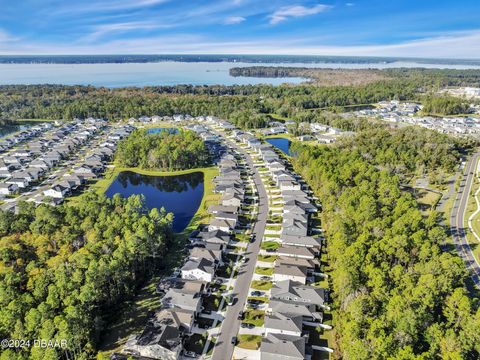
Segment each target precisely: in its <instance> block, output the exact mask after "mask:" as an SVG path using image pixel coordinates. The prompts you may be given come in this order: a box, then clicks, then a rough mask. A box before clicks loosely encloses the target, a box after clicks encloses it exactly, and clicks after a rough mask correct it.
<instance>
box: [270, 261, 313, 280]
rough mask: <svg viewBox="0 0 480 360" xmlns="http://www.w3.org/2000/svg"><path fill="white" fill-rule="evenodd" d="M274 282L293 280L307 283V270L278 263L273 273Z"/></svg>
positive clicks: (302, 267)
mask: <svg viewBox="0 0 480 360" xmlns="http://www.w3.org/2000/svg"><path fill="white" fill-rule="evenodd" d="M272 278H273V282H274V283H276V282H281V281H285V280H292V281H296V282H299V283H302V284H306V282H307V268H306V267H305V266H296V265H289V264H282V263H278V264H276V265H275V268H274V271H273V275H272Z"/></svg>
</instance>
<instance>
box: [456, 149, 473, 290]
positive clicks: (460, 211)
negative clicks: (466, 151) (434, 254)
mask: <svg viewBox="0 0 480 360" xmlns="http://www.w3.org/2000/svg"><path fill="white" fill-rule="evenodd" d="M479 158H480V153H476V154H475V155H473V156H472V157H471V158H470V160H469V161H468V162H467V164H466V165H465V170H464V173H463V176H462V181H461V183H460V188H459V190H458V193H457V197H456V199H455V202H454V205H453V209H452V214H451V215H450V230H451V233H452V237H453V241H454V243H455V248H456V249H457V252H458V254H459V255H460V257H461V258H462V259H463V261H464V262H465V265H466V266H467V269H468V270H469V271H470V273H471V276H472V280H473V282H474V283H475V285H476V286H477V287H480V264H479V263H478V262H477V261H476V260H475V257H474V256H473V252H472V249H471V247H470V245H469V244H468V241H467V238H466V229H465V210H466V208H467V204H468V197H469V194H470V190H471V188H472V184H473V179H474V176H475V171H476V166H477V163H478V159H479Z"/></svg>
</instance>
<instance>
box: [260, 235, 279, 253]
mask: <svg viewBox="0 0 480 360" xmlns="http://www.w3.org/2000/svg"><path fill="white" fill-rule="evenodd" d="M277 236H278V235H277ZM279 247H280V243H278V242H276V241H263V242H262V245H261V248H262V249H263V250H267V249H273V250H277V249H278V248H279Z"/></svg>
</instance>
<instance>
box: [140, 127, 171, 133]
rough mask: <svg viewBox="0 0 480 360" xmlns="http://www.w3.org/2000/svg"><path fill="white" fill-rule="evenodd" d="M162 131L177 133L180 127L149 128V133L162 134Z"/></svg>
mask: <svg viewBox="0 0 480 360" xmlns="http://www.w3.org/2000/svg"><path fill="white" fill-rule="evenodd" d="M162 131H166V132H168V133H169V134H176V133H178V128H174V127H164V128H150V129H148V130H147V133H148V134H160V133H161V132H162Z"/></svg>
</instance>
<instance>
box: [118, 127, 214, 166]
mask: <svg viewBox="0 0 480 360" xmlns="http://www.w3.org/2000/svg"><path fill="white" fill-rule="evenodd" d="M115 161H116V162H117V163H118V165H120V166H124V167H139V168H141V169H160V170H185V169H193V168H197V167H203V166H206V165H208V164H209V163H210V153H209V151H208V149H207V147H206V146H205V142H204V141H203V140H202V139H201V138H200V137H199V136H198V135H197V134H195V133H194V132H193V131H188V130H187V131H184V130H182V131H179V132H178V133H176V134H171V133H169V132H168V131H160V132H159V133H158V134H150V133H148V131H147V130H135V131H134V132H133V133H132V134H130V136H128V137H127V138H125V139H123V140H121V141H120V142H119V143H118V148H117V151H116V153H115Z"/></svg>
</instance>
